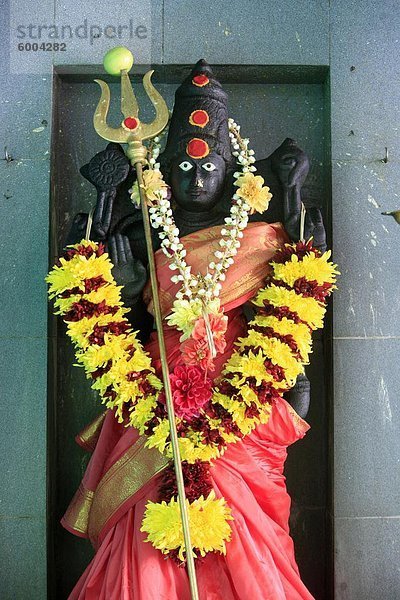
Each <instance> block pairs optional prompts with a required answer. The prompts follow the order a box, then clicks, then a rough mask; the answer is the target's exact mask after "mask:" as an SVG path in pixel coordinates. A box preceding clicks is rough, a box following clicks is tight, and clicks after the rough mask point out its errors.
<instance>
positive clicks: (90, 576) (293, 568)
mask: <svg viewBox="0 0 400 600" xmlns="http://www.w3.org/2000/svg"><path fill="white" fill-rule="evenodd" d="M219 238H220V226H218V227H213V228H210V229H207V230H203V231H200V232H196V233H194V234H190V235H189V236H186V237H185V238H183V242H184V244H185V248H186V249H187V262H188V264H190V265H191V266H192V269H193V272H198V271H200V272H201V271H203V272H204V270H205V268H206V266H207V264H208V263H209V261H210V260H212V254H213V252H214V250H215V249H216V248H217V245H218V240H219ZM285 241H287V238H286V234H285V232H284V230H283V229H282V227H281V225H280V224H274V225H268V224H265V223H252V224H250V225H249V227H248V228H247V229H246V231H245V236H244V238H243V240H242V245H241V248H240V250H239V254H238V256H237V260H236V261H235V263H234V265H233V266H232V267H231V269H230V270H229V271H228V274H227V278H226V281H225V282H224V285H223V289H222V294H221V301H222V304H223V306H224V308H225V312H226V314H227V315H228V319H229V320H228V331H227V335H226V337H227V346H226V349H225V352H224V354H223V355H221V356H219V357H218V358H217V360H216V370H215V373H214V376H218V375H219V373H220V372H221V370H222V367H223V364H224V363H225V362H226V360H227V359H228V357H229V356H230V355H231V354H232V352H233V347H234V342H235V340H236V339H237V338H238V337H239V336H241V335H244V333H245V331H246V321H245V318H244V315H243V305H244V303H245V302H246V301H247V300H248V299H249V298H251V296H253V295H254V293H255V292H256V291H257V289H258V288H259V287H260V286H261V285H262V283H263V280H264V278H265V276H266V273H267V271H266V263H267V261H268V260H269V259H270V258H271V257H272V255H273V254H274V252H275V250H276V248H277V247H279V246H281V245H282V244H283V243H284V242H285ZM156 265H157V274H158V280H159V284H160V293H161V303H162V311H163V314H164V315H165V314H168V312H169V311H170V309H171V306H172V302H173V300H174V298H175V293H176V291H177V289H178V287H177V286H176V285H174V284H172V283H171V281H170V275H171V271H170V270H169V268H168V261H167V260H166V258H165V257H164V255H163V254H162V253H161V252H157V253H156ZM144 295H145V299H146V300H147V303H148V305H149V308H150V310H151V294H150V290H149V288H147V289H146V290H145V294H144ZM165 342H166V348H167V354H168V361H169V366H170V368H171V369H173V368H174V366H175V365H176V364H177V361H178V360H179V358H180V353H179V333H178V332H177V331H175V330H173V329H171V328H166V329H165ZM146 349H147V351H148V352H149V353H150V355H151V356H152V358H153V363H154V365H155V367H156V368H157V369H159V367H160V361H159V351H158V344H157V341H156V335H155V334H153V335H152V336H151V339H150V342H149V343H148V345H147V346H146ZM307 429H308V425H307V423H305V421H303V420H302V419H301V418H300V417H299V416H298V415H297V414H296V413H295V412H294V411H293V409H292V408H291V407H290V405H289V404H288V403H287V402H286V401H285V400H283V399H280V400H279V401H277V402H276V403H275V404H274V406H273V409H272V412H271V417H270V420H269V421H268V423H267V424H265V425H260V426H258V427H257V429H256V430H255V431H253V432H252V433H251V434H250V435H248V436H246V438H244V439H243V440H242V441H240V442H238V443H236V444H230V445H229V446H228V449H227V451H226V452H225V454H224V455H223V456H222V457H221V458H219V459H218V460H216V461H214V463H213V467H212V469H211V477H212V483H213V487H214V490H215V493H216V495H217V496H223V497H224V498H225V499H226V500H227V502H228V504H229V506H230V507H231V510H232V515H233V517H234V520H233V521H232V522H231V527H232V539H231V541H230V542H229V543H228V544H227V552H226V555H225V556H224V555H220V554H209V555H207V556H206V557H205V558H204V559H199V560H197V561H196V572H197V578H198V585H199V595H200V599H201V600H248V598H253V599H255V600H258V599H260V600H261V599H263V600H286V599H289V600H297V599H312V596H311V595H310V593H309V592H308V591H307V589H306V588H305V586H304V585H303V583H302V582H301V579H300V576H299V573H298V569H297V565H296V562H295V558H294V549H293V542H292V540H291V538H290V535H289V528H288V518H289V510H290V498H289V496H288V494H287V492H286V486H285V478H284V475H283V467H284V463H285V460H286V455H287V447H288V446H289V445H290V444H292V443H294V442H295V441H296V440H298V439H300V438H302V437H303V436H304V434H305V433H306V431H307ZM92 440H93V441H92ZM77 441H78V443H81V445H83V446H84V447H86V448H92V447H93V445H94V444H95V448H94V452H93V455H92V458H91V460H90V463H89V465H88V469H87V471H86V473H85V476H84V478H83V481H82V484H81V486H80V487H79V489H78V491H77V493H76V495H75V497H74V499H73V501H72V502H71V505H70V507H69V508H68V510H67V512H66V514H65V515H64V517H63V519H62V524H63V525H64V527H66V528H67V529H69V530H70V531H71V532H72V533H75V534H76V535H80V536H82V537H89V538H90V539H91V541H92V543H93V545H94V547H95V549H96V554H95V556H94V558H93V560H92V561H91V563H90V564H89V566H88V567H87V569H86V570H85V572H84V573H83V575H82V576H81V578H80V580H79V581H78V583H77V584H76V586H75V588H74V590H73V591H72V593H71V595H70V600H164V599H165V600H178V599H179V600H189V599H190V591H189V584H188V578H187V574H186V571H185V569H184V568H182V567H179V566H177V564H176V563H175V562H174V561H173V560H171V559H165V557H164V556H163V555H162V554H161V553H160V552H159V551H158V550H155V549H154V548H153V547H152V546H151V544H149V543H146V542H145V541H144V540H145V534H143V533H141V532H140V527H141V521H142V518H143V513H144V510H145V505H146V504H147V502H148V501H149V500H153V501H157V488H158V483H159V477H160V473H161V471H162V470H163V468H164V467H165V464H166V462H165V460H164V458H163V457H162V456H161V454H160V453H159V452H158V451H156V450H148V449H146V448H145V447H144V439H143V438H142V437H140V436H139V434H138V432H137V431H135V430H134V429H132V428H125V427H124V426H123V425H122V424H119V423H117V421H116V419H115V418H114V415H113V413H112V412H111V411H107V412H106V414H105V415H104V416H102V417H100V418H98V419H97V422H96V423H95V424H94V425H93V426H91V427H89V428H86V430H84V432H83V433H81V434H80V436H78V437H77Z"/></svg>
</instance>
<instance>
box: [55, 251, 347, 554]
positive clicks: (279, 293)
mask: <svg viewBox="0 0 400 600" xmlns="http://www.w3.org/2000/svg"><path fill="white" fill-rule="evenodd" d="M329 258H330V253H328V252H326V253H325V254H321V253H320V252H318V251H317V250H316V249H314V248H313V247H312V244H311V241H310V242H308V243H306V244H305V243H303V242H299V243H297V244H287V245H286V246H285V247H284V248H283V249H282V250H280V251H278V252H277V253H276V255H275V256H274V259H273V261H272V262H271V263H270V266H271V268H272V271H271V274H270V276H269V278H268V281H267V282H266V286H265V287H264V288H262V289H261V290H259V292H258V293H257V295H256V297H255V298H254V300H253V304H254V307H255V310H256V315H255V317H254V319H253V320H252V321H251V322H250V323H249V330H248V332H247V335H246V336H245V337H243V338H240V339H239V340H238V341H237V344H236V350H235V352H234V353H233V354H232V356H231V357H230V359H229V360H228V361H227V363H226V365H225V368H224V370H223V372H222V376H221V378H220V380H219V381H218V382H214V386H213V388H212V391H211V382H210V398H209V400H208V401H205V400H203V404H202V406H201V408H200V409H199V410H198V412H197V414H195V415H193V414H192V415H191V416H190V417H188V416H185V413H182V415H181V417H178V418H177V426H178V432H180V438H179V444H180V450H181V456H182V460H183V461H184V462H183V465H184V466H185V473H184V475H185V488H186V491H187V494H188V496H187V497H188V499H189V501H190V502H189V520H190V524H191V535H192V540H193V548H194V549H196V551H197V552H198V553H199V554H200V555H201V556H204V555H205V554H206V553H207V552H211V551H219V552H225V544H226V542H227V541H228V540H229V539H230V532H231V530H230V526H229V523H228V521H229V520H231V519H232V516H231V513H230V509H229V507H228V506H227V504H226V502H225V500H224V499H223V498H219V499H217V498H216V497H215V494H214V492H213V490H212V486H211V483H210V481H209V479H208V470H209V466H210V465H209V464H208V463H209V461H210V460H211V459H214V458H217V457H218V456H221V455H222V454H223V452H224V451H225V448H226V446H227V444H229V443H233V442H236V441H238V440H240V439H241V438H243V437H244V436H245V435H247V434H248V433H250V432H251V431H252V430H253V429H254V428H255V427H256V426H257V425H258V424H259V423H266V422H267V421H268V418H269V415H270V413H271V410H272V406H273V402H274V399H275V398H277V397H279V396H282V394H283V393H284V392H286V391H287V390H289V389H290V388H291V387H292V386H293V384H294V382H295V380H296V378H297V376H298V375H299V374H300V373H302V372H303V371H304V365H305V364H307V363H308V356H309V354H310V353H311V333H312V330H314V329H317V328H320V327H322V325H323V318H324V315H325V311H326V307H325V305H326V298H327V297H328V296H329V295H330V293H331V291H332V289H334V287H335V285H334V284H335V280H336V275H337V274H338V271H337V270H336V266H335V265H334V264H332V263H331V262H330V261H329ZM111 269H112V263H111V261H110V259H109V257H108V255H107V254H106V253H105V252H104V247H103V246H102V245H101V244H100V245H99V244H96V243H95V242H90V241H87V240H83V241H82V242H81V243H80V244H76V245H75V246H72V247H70V248H69V249H67V251H66V253H65V255H64V256H63V257H62V258H61V259H60V261H59V264H58V265H56V266H55V267H54V268H53V270H52V271H51V272H50V274H49V275H48V277H47V282H48V283H49V286H50V288H49V295H50V297H51V298H53V297H54V298H55V299H56V300H55V307H56V309H57V313H58V314H60V315H62V316H63V318H64V321H65V322H66V324H67V333H68V335H69V337H70V338H71V340H72V342H73V344H74V345H75V347H76V357H77V360H78V363H79V364H80V365H81V366H83V367H84V369H85V372H86V375H87V377H88V378H91V379H92V380H93V383H92V388H93V389H96V390H98V391H99V393H100V396H101V398H102V401H103V403H105V404H106V406H107V407H108V408H110V409H113V410H114V411H115V415H116V417H117V419H118V420H119V421H120V422H123V423H124V424H125V425H126V426H133V427H135V428H137V429H138V430H139V432H140V433H141V434H146V435H147V438H148V439H147V442H146V443H147V446H148V447H154V448H157V449H158V450H159V451H160V452H161V453H163V454H165V455H166V456H167V457H169V458H171V457H172V449H171V443H170V440H169V425H168V420H167V415H166V410H165V405H164V402H163V398H162V396H163V394H162V383H161V381H160V379H159V378H158V377H157V376H156V374H155V370H154V368H153V367H152V364H151V359H150V357H149V356H148V354H147V353H146V352H145V351H144V349H143V347H142V345H141V343H140V342H139V340H138V339H137V337H136V334H135V333H134V332H132V330H131V328H130V326H129V322H128V320H127V318H126V316H125V314H126V312H127V310H126V309H125V308H124V307H123V305H122V303H121V296H120V288H119V287H118V286H117V285H116V284H115V281H114V279H113V276H112V273H111ZM177 314H178V313H177ZM171 377H173V375H171ZM168 469H169V467H167V469H166V470H165V472H164V485H163V487H162V492H161V498H160V500H161V502H160V503H152V502H150V503H149V504H148V505H147V509H146V513H145V516H144V519H143V523H142V531H144V532H145V533H147V534H148V537H147V541H149V542H151V543H152V544H153V545H154V546H155V547H156V548H158V549H159V550H161V552H163V553H164V554H171V555H173V556H176V557H177V559H179V560H181V561H182V560H183V559H184V551H185V549H184V541H183V533H182V527H181V524H180V517H179V508H178V504H177V501H176V493H175V490H174V484H173V480H174V479H173V474H171V472H170V471H168ZM165 482H166V483H165Z"/></svg>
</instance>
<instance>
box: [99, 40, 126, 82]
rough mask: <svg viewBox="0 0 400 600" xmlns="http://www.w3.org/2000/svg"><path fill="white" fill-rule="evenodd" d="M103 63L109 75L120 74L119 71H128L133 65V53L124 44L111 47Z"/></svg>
mask: <svg viewBox="0 0 400 600" xmlns="http://www.w3.org/2000/svg"><path fill="white" fill-rule="evenodd" d="M103 65H104V68H105V70H106V71H107V73H108V74H109V75H117V76H118V75H121V71H127V72H128V73H129V71H130V70H131V68H132V65H133V54H132V52H131V51H130V50H129V48H126V47H125V46H116V47H115V48H111V50H109V51H108V52H107V53H106V54H105V55H104V59H103Z"/></svg>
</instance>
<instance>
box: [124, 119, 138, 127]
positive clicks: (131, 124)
mask: <svg viewBox="0 0 400 600" xmlns="http://www.w3.org/2000/svg"><path fill="white" fill-rule="evenodd" d="M123 124H124V125H125V127H126V128H127V129H136V127H137V126H138V125H139V122H138V120H137V119H135V117H127V118H126V119H124V122H123Z"/></svg>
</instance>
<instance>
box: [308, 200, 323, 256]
mask: <svg viewBox="0 0 400 600" xmlns="http://www.w3.org/2000/svg"><path fill="white" fill-rule="evenodd" d="M311 237H312V238H313V246H314V247H315V248H318V250H320V251H321V252H325V250H326V231H325V226H324V221H323V219H322V214H321V211H320V209H319V208H317V207H312V208H307V211H306V220H305V224H304V239H305V240H309V239H310V238H311Z"/></svg>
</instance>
